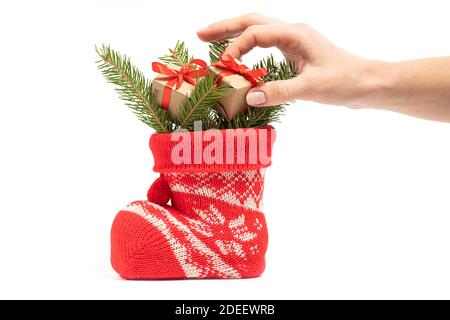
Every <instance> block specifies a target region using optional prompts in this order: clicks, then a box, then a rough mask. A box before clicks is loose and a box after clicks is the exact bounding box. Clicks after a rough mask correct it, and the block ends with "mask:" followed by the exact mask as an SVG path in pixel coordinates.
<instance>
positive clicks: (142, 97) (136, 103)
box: [95, 45, 173, 132]
mask: <svg viewBox="0 0 450 320" xmlns="http://www.w3.org/2000/svg"><path fill="white" fill-rule="evenodd" d="M95 50H96V51H97V54H98V55H99V56H100V58H101V60H99V61H97V63H98V69H99V70H100V71H101V72H102V74H103V75H104V76H105V78H106V80H107V81H108V82H110V83H112V84H114V85H116V86H117V87H116V89H115V90H116V91H117V92H118V93H119V97H120V98H121V99H122V100H124V101H125V103H126V105H127V106H128V107H130V108H131V109H132V110H133V112H134V114H135V115H136V116H137V117H138V119H139V120H141V121H142V122H144V123H145V124H147V125H148V126H150V127H151V128H153V129H155V130H156V131H157V132H170V131H172V129H173V124H172V122H171V121H170V119H169V116H168V114H167V112H166V111H165V110H164V109H162V108H160V107H159V106H158V104H157V103H156V100H155V96H154V94H153V90H152V86H151V83H150V81H149V80H147V79H146V78H145V76H144V75H143V73H142V72H141V71H140V70H139V69H138V68H137V67H136V66H134V65H132V64H131V62H130V59H129V58H127V57H126V56H125V55H121V54H120V53H119V52H117V51H115V50H113V49H111V48H110V46H107V45H102V46H101V47H100V48H97V47H95Z"/></svg>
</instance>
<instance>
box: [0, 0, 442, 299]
mask: <svg viewBox="0 0 450 320" xmlns="http://www.w3.org/2000/svg"><path fill="white" fill-rule="evenodd" d="M250 11H257V12H260V13H263V14H267V15H272V16H275V17H278V18H281V19H284V20H287V21H292V22H306V23H308V24H310V25H311V26H313V27H314V28H316V29H317V30H319V31H320V32H322V33H323V34H324V35H326V36H327V37H329V38H330V39H331V40H332V41H334V42H335V43H337V44H338V45H340V46H341V47H343V48H346V49H347V50H349V51H351V52H354V53H356V54H359V55H361V56H364V57H368V58H373V59H385V60H390V61H394V60H402V59H410V58H419V57H426V56H436V55H450V41H449V31H450V19H449V18H448V17H449V16H448V13H449V12H450V8H449V4H448V1H431V0H427V1H384V0H378V1H371V2H369V1H357V0H355V1H319V0H314V1H298V0H295V1H273V0H271V1H262V0H259V1H232V0H228V1H225V2H223V1H220V2H217V1H216V2H214V1H211V0H209V1H177V2H176V3H175V2H173V4H169V2H168V1H112V0H109V1H86V2H82V1H72V2H70V3H69V2H63V1H8V2H6V1H3V2H1V4H0V30H1V38H0V41H1V42H0V45H1V52H0V58H1V59H0V61H1V62H0V64H1V68H0V298H145V299H160V298H161V299H170V298H173V299H175V298H193V299H197V298H212V299H216V298H217V299H219V298H235V299H241V298H244V299H250V298H254V299H258V298H267V299H270V298H289V299H290V298H296V299H300V298H307V299H315V298H343V299H347V298H363V299H364V298H450V272H449V270H450V254H449V252H450V232H449V230H450V124H448V123H447V124H446V123H437V122H431V121H425V120H419V119H414V118H410V117H407V116H402V115H398V114H393V113H389V112H382V111H373V110H360V111H355V110H347V109H345V108H341V107H334V106H322V105H318V104H314V103H310V102H298V103H296V104H295V105H292V106H290V107H289V110H288V112H287V115H286V116H285V117H284V118H283V122H282V123H281V124H279V125H277V129H278V140H277V142H276V145H275V151H274V159H273V166H272V167H271V168H269V169H268V171H267V180H266V189H265V209H266V216H267V220H268V224H269V233H270V246H269V252H268V254H267V262H268V264H267V270H266V272H265V273H264V275H263V276H262V277H261V278H259V279H253V280H237V281H236V280H234V281H169V282H168V281H158V282H149V281H140V282H127V281H123V280H120V279H119V278H118V276H117V275H116V274H115V272H114V271H113V270H112V268H111V267H110V264H109V231H110V226H111V222H112V220H113V218H114V216H115V214H116V212H117V211H118V210H119V209H120V208H122V207H123V206H124V205H126V204H127V203H128V202H130V201H132V200H138V199H144V198H145V195H146V191H147V188H148V186H149V185H150V183H151V182H152V180H153V179H154V178H155V177H156V174H155V173H153V172H152V171H151V167H152V165H153V160H152V158H151V155H150V151H149V149H148V138H149V136H150V134H151V130H150V129H149V128H148V127H146V126H145V125H144V124H142V123H140V122H139V121H138V120H136V119H135V117H134V116H133V115H132V113H131V112H130V111H129V110H128V109H127V108H126V107H125V106H124V105H123V103H122V102H121V101H120V100H119V99H118V98H117V96H116V94H115V93H114V91H113V90H112V86H111V85H109V84H107V83H106V82H105V80H104V79H103V78H102V76H101V74H100V73H99V72H98V70H97V69H96V66H95V64H94V61H95V60H96V59H97V58H96V56H95V52H94V45H95V44H101V43H102V42H105V43H110V44H111V45H112V46H113V48H115V49H117V50H119V51H122V52H124V53H127V54H128V55H129V56H131V57H132V60H133V62H134V63H135V64H137V65H138V66H139V67H140V68H142V69H143V70H144V72H145V73H146V74H147V75H148V76H150V77H152V76H153V74H152V72H151V70H150V67H151V62H152V61H154V60H156V58H157V57H158V56H160V55H161V54H162V53H165V52H166V49H167V48H168V47H171V46H173V45H174V43H175V42H176V40H177V39H182V40H185V41H186V42H187V44H188V46H189V47H190V48H191V50H192V52H193V53H195V55H196V56H197V57H201V58H204V59H206V58H207V45H206V44H204V43H202V42H200V41H199V40H198V39H197V38H196V35H195V30H196V29H198V28H200V27H204V26H206V25H207V24H209V23H211V22H214V21H216V20H218V19H223V18H226V17H230V16H234V15H238V14H243V13H247V12H250ZM266 53H267V51H265V52H262V51H256V52H254V53H251V54H249V55H248V56H246V57H245V58H244V61H245V62H247V63H248V64H252V63H253V62H255V60H256V58H257V57H259V56H262V55H263V54H264V55H265V54H266Z"/></svg>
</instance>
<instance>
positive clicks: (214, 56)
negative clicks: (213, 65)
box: [209, 40, 230, 62]
mask: <svg viewBox="0 0 450 320" xmlns="http://www.w3.org/2000/svg"><path fill="white" fill-rule="evenodd" d="M229 44H230V41H229V40H224V41H213V42H210V43H209V59H210V61H211V62H217V61H219V60H220V55H221V54H222V53H223V52H224V51H225V49H226V48H227V47H228V45H229Z"/></svg>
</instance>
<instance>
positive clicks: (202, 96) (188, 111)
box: [177, 75, 227, 130]
mask: <svg viewBox="0 0 450 320" xmlns="http://www.w3.org/2000/svg"><path fill="white" fill-rule="evenodd" d="M215 81H216V79H215V77H214V76H212V75H208V76H205V77H203V78H202V79H201V80H199V81H198V82H197V84H196V86H195V88H194V90H193V91H192V93H191V95H190V96H189V98H188V99H187V100H186V102H185V103H184V104H183V106H182V107H181V110H180V115H179V116H178V119H177V122H178V126H179V127H180V128H184V129H187V130H193V129H194V122H195V121H204V120H205V115H208V111H209V110H210V108H212V107H213V106H214V105H215V104H216V103H217V101H218V100H219V99H220V98H222V97H223V96H225V94H226V89H227V87H226V86H224V85H221V86H216V85H215Z"/></svg>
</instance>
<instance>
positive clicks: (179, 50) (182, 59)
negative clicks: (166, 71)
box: [159, 41, 193, 67]
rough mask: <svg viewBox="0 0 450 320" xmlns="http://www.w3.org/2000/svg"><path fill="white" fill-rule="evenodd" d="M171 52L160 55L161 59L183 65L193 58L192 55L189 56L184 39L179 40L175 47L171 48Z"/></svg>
mask: <svg viewBox="0 0 450 320" xmlns="http://www.w3.org/2000/svg"><path fill="white" fill-rule="evenodd" d="M169 52H170V53H169V54H166V55H164V56H162V57H160V58H159V60H161V61H163V62H165V63H168V64H174V65H176V66H179V67H181V66H183V65H184V64H186V63H189V61H191V60H192V59H193V57H192V56H189V50H188V49H187V48H186V46H185V44H184V41H177V44H176V45H175V48H174V49H169Z"/></svg>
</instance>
